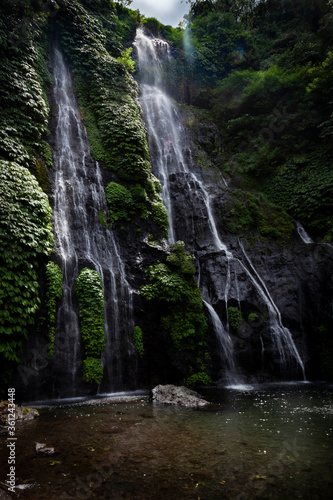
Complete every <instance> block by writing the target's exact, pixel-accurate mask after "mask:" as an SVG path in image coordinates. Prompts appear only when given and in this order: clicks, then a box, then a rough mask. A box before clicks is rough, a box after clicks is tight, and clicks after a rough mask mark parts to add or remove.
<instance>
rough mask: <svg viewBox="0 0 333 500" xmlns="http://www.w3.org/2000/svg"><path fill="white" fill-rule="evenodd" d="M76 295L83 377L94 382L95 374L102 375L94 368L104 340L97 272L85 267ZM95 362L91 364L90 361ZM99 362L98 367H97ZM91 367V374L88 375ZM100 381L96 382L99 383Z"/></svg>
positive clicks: (102, 348) (100, 282)
mask: <svg viewBox="0 0 333 500" xmlns="http://www.w3.org/2000/svg"><path fill="white" fill-rule="evenodd" d="M76 295H77V297H78V302H79V319H80V331H81V335H82V340H83V345H84V351H85V354H86V356H87V358H88V360H89V361H88V360H86V363H85V365H84V370H85V371H84V377H85V380H88V378H89V377H90V379H91V380H94V381H95V382H96V381H97V380H96V376H97V375H96V374H98V373H99V374H100V375H101V377H102V375H103V370H100V371H98V369H97V368H96V367H97V366H99V365H100V355H101V353H102V351H103V350H104V349H105V338H104V307H105V303H104V295H103V284H102V278H101V276H100V275H99V273H98V272H97V271H94V270H92V269H88V268H87V267H85V268H84V269H82V271H81V273H80V275H79V277H78V278H77V281H76ZM92 358H94V359H95V361H94V362H92V361H91V359H92ZM98 362H99V365H98ZM89 367H91V368H92V369H93V372H92V373H91V375H89V373H88V368H89ZM99 381H100V380H98V382H99Z"/></svg>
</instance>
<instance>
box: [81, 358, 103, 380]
mask: <svg viewBox="0 0 333 500" xmlns="http://www.w3.org/2000/svg"><path fill="white" fill-rule="evenodd" d="M82 373H83V380H85V381H86V382H95V383H96V384H99V383H100V381H101V380H102V378H103V366H102V363H101V360H100V359H97V358H91V357H89V358H86V359H85V360H84V361H83V369H82Z"/></svg>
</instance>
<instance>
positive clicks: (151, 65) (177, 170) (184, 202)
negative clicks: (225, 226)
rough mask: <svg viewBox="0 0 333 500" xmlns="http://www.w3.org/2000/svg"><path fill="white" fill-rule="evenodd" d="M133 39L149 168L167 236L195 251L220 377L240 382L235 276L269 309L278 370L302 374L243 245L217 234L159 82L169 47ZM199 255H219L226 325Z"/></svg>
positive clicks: (204, 188)
mask: <svg viewBox="0 0 333 500" xmlns="http://www.w3.org/2000/svg"><path fill="white" fill-rule="evenodd" d="M134 45H135V47H136V50H137V55H138V60H139V68H140V82H141V84H140V89H141V96H140V101H141V105H142V109H143V114H144V119H145V122H146V125H147V129H148V134H149V145H150V151H151V158H152V167H153V170H154V174H155V175H156V176H157V177H158V178H159V180H160V181H161V184H162V198H163V201H164V203H165V205H166V208H167V210H168V214H169V224H170V227H169V241H170V243H175V241H177V239H182V240H184V241H185V243H186V245H187V247H188V248H190V249H191V251H192V252H194V253H195V254H196V257H197V261H198V268H199V282H198V286H199V288H200V289H201V292H202V296H203V299H204V303H205V305H206V308H207V311H208V314H209V318H210V323H211V324H212V326H213V328H214V331H215V334H216V338H217V345H218V351H219V355H220V359H221V365H222V366H223V367H224V372H225V375H224V377H225V380H226V381H227V382H228V383H230V382H231V383H233V384H235V383H237V382H238V383H243V380H242V377H240V375H239V369H238V368H237V367H236V356H235V352H234V347H233V340H232V337H231V335H230V327H229V322H228V302H230V299H231V298H232V299H233V300H234V301H235V300H236V301H237V302H238V304H239V305H240V304H241V300H240V297H239V286H238V281H239V280H240V279H241V280H244V279H246V281H247V282H248V283H249V286H251V287H253V288H254V289H255V291H256V294H257V296H258V297H259V298H260V301H261V303H263V304H264V306H265V308H266V309H267V311H268V314H269V324H270V331H271V337H272V344H273V345H274V349H275V351H276V353H277V356H278V357H279V363H280V365H281V375H283V376H285V377H290V376H291V377H293V376H300V374H302V375H301V376H302V377H303V378H304V377H305V375H304V366H303V362H302V360H301V357H300V355H299V353H298V351H297V348H296V346H295V343H294V341H293V339H292V336H291V333H290V331H289V330H288V329H287V328H285V327H284V326H283V324H282V320H281V314H280V312H279V310H278V308H277V306H276V305H275V303H274V301H273V299H272V297H271V295H270V294H269V291H268V289H267V287H266V285H265V284H264V282H263V280H262V279H261V278H260V276H259V274H258V273H257V271H256V270H255V268H254V266H253V264H252V263H251V261H250V259H249V257H248V256H247V255H246V254H245V250H244V247H243V246H242V245H241V244H240V242H239V244H238V249H237V252H238V254H241V255H243V257H244V259H242V258H241V257H240V258H238V257H235V256H234V254H233V252H232V251H231V250H230V249H229V248H228V247H227V245H226V244H225V243H224V242H223V241H222V239H221V236H220V234H219V231H218V228H217V225H216V221H215V217H214V210H213V206H212V203H213V194H214V186H213V185H208V184H207V183H206V182H204V181H203V179H202V175H201V173H200V172H199V171H198V168H197V167H196V165H195V161H194V160H193V158H192V150H191V143H190V139H189V134H188V131H187V129H186V127H185V125H184V124H183V121H182V117H181V113H180V110H179V108H178V106H177V104H176V103H175V102H174V101H173V100H172V99H171V98H170V97H169V96H168V95H167V94H166V92H165V90H163V88H162V73H161V67H162V64H163V61H165V60H166V61H167V60H168V59H169V58H170V51H169V50H168V49H167V48H166V47H165V42H162V41H160V42H158V41H157V40H156V39H151V38H149V37H148V36H146V35H145V34H144V32H143V30H142V29H138V30H137V36H136V39H135V43H134ZM221 181H222V183H223V185H224V188H225V189H228V186H227V183H226V181H225V179H224V178H223V176H221ZM197 221H198V222H197ZM203 255H208V256H213V257H214V258H215V264H216V262H217V261H218V262H219V266H220V268H223V272H220V274H219V276H220V277H219V280H220V282H221V283H223V285H222V284H221V285H220V288H223V297H221V299H222V300H223V302H224V303H225V313H224V316H225V319H224V321H225V326H224V325H223V323H222V320H221V318H220V317H219V316H218V314H217V313H216V311H215V309H214V307H213V305H212V304H214V298H213V297H211V296H210V295H211V292H210V293H208V291H207V286H202V285H201V283H200V281H201V275H202V273H203V271H202V265H201V260H200V259H202V256H203ZM215 267H216V266H215ZM206 272H207V271H206ZM214 272H215V271H214ZM215 274H217V273H216V272H215ZM244 277H245V278H244ZM215 301H216V298H215ZM260 342H262V338H261V337H260ZM262 352H263V353H265V352H266V350H265V349H263V350H262Z"/></svg>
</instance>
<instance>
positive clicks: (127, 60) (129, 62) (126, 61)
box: [117, 47, 135, 73]
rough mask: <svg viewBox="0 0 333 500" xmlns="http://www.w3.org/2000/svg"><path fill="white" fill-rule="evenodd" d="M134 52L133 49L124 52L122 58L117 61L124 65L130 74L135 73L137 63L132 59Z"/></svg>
mask: <svg viewBox="0 0 333 500" xmlns="http://www.w3.org/2000/svg"><path fill="white" fill-rule="evenodd" d="M132 50H133V48H132V47H129V48H128V49H125V50H123V51H122V53H121V55H120V57H118V58H117V61H118V62H119V63H121V64H123V65H124V66H125V68H126V69H127V71H129V72H130V73H134V71H135V61H134V60H133V59H132V58H131V53H132Z"/></svg>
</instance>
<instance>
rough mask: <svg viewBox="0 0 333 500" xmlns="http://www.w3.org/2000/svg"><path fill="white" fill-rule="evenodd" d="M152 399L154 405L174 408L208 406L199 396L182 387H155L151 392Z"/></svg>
mask: <svg viewBox="0 0 333 500" xmlns="http://www.w3.org/2000/svg"><path fill="white" fill-rule="evenodd" d="M152 399H153V401H154V402H155V403H161V404H168V405H174V406H184V407H186V408H198V407H203V406H207V405H209V402H208V401H206V400H205V399H203V398H202V397H201V396H200V394H198V393H197V392H195V391H192V390H191V389H188V388H187V387H184V386H180V387H178V386H175V385H170V384H169V385H157V386H156V387H154V389H153V390H152Z"/></svg>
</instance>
